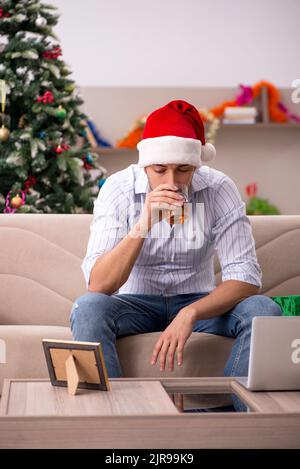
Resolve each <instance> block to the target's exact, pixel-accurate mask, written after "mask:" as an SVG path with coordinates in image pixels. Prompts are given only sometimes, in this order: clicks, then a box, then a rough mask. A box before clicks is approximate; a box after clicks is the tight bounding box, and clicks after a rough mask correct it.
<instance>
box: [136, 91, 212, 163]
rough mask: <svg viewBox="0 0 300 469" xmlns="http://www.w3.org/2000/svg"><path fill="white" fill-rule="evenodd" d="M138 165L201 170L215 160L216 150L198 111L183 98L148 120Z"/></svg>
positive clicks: (139, 147)
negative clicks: (209, 141) (168, 165)
mask: <svg viewBox="0 0 300 469" xmlns="http://www.w3.org/2000/svg"><path fill="white" fill-rule="evenodd" d="M137 148H138V150H139V161H138V166H140V167H141V168H143V167H145V166H149V165H151V164H172V163H174V164H189V165H191V166H195V167H197V168H199V167H200V166H201V164H202V162H207V161H210V160H212V159H213V158H214V157H215V155H216V150H215V147H214V146H213V145H212V144H211V143H206V142H205V135H204V125H203V122H202V119H201V117H200V114H199V112H198V111H197V109H196V108H195V107H194V106H193V105H192V104H189V103H187V102H186V101H183V100H181V99H179V100H175V101H170V102H169V103H168V104H166V106H163V107H161V108H159V109H156V111H153V112H152V113H151V114H150V115H149V116H148V118H147V120H146V124H145V128H144V131H143V136H142V140H141V141H140V142H139V143H138V145H137Z"/></svg>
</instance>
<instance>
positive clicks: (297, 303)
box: [271, 295, 300, 316]
mask: <svg viewBox="0 0 300 469" xmlns="http://www.w3.org/2000/svg"><path fill="white" fill-rule="evenodd" d="M271 299H272V300H273V301H275V303H277V304H278V305H279V306H280V307H281V311H282V315H283V316H300V295H288V296H271Z"/></svg>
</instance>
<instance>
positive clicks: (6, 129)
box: [0, 125, 10, 142]
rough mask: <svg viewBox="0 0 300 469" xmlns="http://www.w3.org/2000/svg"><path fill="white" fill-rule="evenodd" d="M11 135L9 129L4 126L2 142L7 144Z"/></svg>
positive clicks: (0, 131) (0, 133)
mask: <svg viewBox="0 0 300 469" xmlns="http://www.w3.org/2000/svg"><path fill="white" fill-rule="evenodd" d="M9 135H10V131H9V130H8V128H7V127H4V125H2V127H0V142H7V140H8V139H9Z"/></svg>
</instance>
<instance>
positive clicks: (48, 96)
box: [37, 91, 54, 104]
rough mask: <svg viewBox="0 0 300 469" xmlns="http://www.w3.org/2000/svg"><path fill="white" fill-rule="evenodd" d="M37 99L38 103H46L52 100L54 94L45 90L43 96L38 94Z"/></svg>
mask: <svg viewBox="0 0 300 469" xmlns="http://www.w3.org/2000/svg"><path fill="white" fill-rule="evenodd" d="M37 101H38V102H39V103H43V104H48V103H53V102H54V96H53V93H52V91H46V92H45V93H44V94H43V96H38V97H37Z"/></svg>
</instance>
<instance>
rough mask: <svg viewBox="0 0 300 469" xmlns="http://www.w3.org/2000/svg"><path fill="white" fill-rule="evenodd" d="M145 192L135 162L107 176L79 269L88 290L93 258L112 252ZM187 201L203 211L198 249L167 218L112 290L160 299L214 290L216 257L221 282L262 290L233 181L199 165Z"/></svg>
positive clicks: (192, 219)
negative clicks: (125, 279) (119, 284)
mask: <svg viewBox="0 0 300 469" xmlns="http://www.w3.org/2000/svg"><path fill="white" fill-rule="evenodd" d="M149 190H151V188H150V186H149V182H148V177H147V175H146V173H145V172H144V169H143V168H139V167H138V165H137V164H132V165H130V166H128V168H126V169H124V170H122V171H118V172H117V173H115V174H113V175H111V176H109V177H108V178H107V180H106V182H105V184H104V185H103V186H102V188H101V190H100V191H99V194H98V197H97V199H96V200H95V202H94V216H93V220H92V223H91V227H90V238H89V242H88V247H87V252H86V256H85V258H84V260H83V263H82V266H81V267H82V270H83V273H84V277H85V281H86V286H87V288H88V285H89V277H90V272H91V270H92V267H93V265H94V263H95V261H96V259H97V257H98V256H100V255H101V254H103V253H105V252H107V251H110V250H111V249H113V248H114V247H115V246H116V245H117V244H118V243H119V242H120V241H121V239H123V238H124V236H125V235H126V234H127V233H128V232H129V231H130V229H131V228H132V227H133V226H134V224H135V223H136V222H137V221H138V219H139V215H140V211H141V209H142V207H143V204H144V201H145V197H146V194H147V192H148V191H149ZM189 202H190V203H191V204H192V207H196V205H195V204H200V205H198V207H202V209H203V226H202V228H203V229H202V231H203V240H202V245H201V246H196V247H195V245H193V244H190V243H189V242H187V239H186V236H185V237H184V236H182V233H181V232H180V230H182V229H183V227H184V225H185V223H184V224H183V225H177V224H176V225H173V227H171V226H170V224H169V223H168V220H163V221H161V222H159V223H157V224H156V225H154V226H153V228H152V230H151V231H150V232H149V235H148V236H147V237H146V238H145V240H144V244H143V247H142V249H141V252H140V254H139V255H138V257H137V259H136V262H135V264H134V266H133V269H132V271H131V273H130V276H129V278H128V280H127V281H126V282H125V283H124V284H123V285H122V286H121V287H120V289H119V290H118V291H117V292H119V293H140V294H152V295H164V296H171V295H177V294H182V293H201V292H202V293H204V292H210V291H212V290H213V289H214V288H215V287H216V284H215V274H214V255H215V254H217V255H218V258H219V261H220V266H221V270H222V281H225V280H241V281H243V282H248V283H250V284H254V285H257V286H259V287H261V277H262V273H261V269H260V266H259V264H258V262H257V257H256V251H255V242H254V238H253V235H252V229H251V225H250V221H249V219H248V217H247V216H246V208H245V202H243V200H242V199H241V196H240V194H239V191H238V189H237V187H236V185H235V184H234V182H233V181H232V180H231V179H230V178H229V177H228V176H227V175H225V174H224V173H222V172H221V171H218V170H216V169H213V168H210V167H208V166H201V167H200V168H198V169H196V171H195V172H194V174H193V179H192V183H191V185H190V188H189ZM190 213H191V217H190V222H189V223H192V227H193V229H194V230H195V232H197V230H198V231H201V230H199V226H198V228H197V217H196V212H194V208H193V209H192V211H191V212H190ZM195 220H196V224H195ZM195 227H196V228H195ZM158 229H159V232H158V231H157V230H158ZM178 230H179V231H178ZM159 234H161V235H162V236H160V237H158V235H159ZM178 236H181V237H178ZM192 240H194V238H192ZM117 292H114V293H117Z"/></svg>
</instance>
